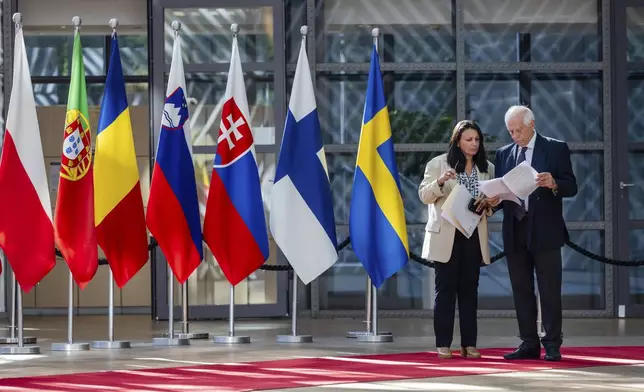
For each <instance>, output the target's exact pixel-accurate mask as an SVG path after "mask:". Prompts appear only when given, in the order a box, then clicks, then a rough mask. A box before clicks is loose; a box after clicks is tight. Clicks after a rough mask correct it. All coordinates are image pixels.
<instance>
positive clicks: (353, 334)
mask: <svg viewBox="0 0 644 392" xmlns="http://www.w3.org/2000/svg"><path fill="white" fill-rule="evenodd" d="M365 335H371V332H369V331H351V332H347V336H346V337H347V339H358V338H359V337H360V336H365ZM378 335H385V336H387V335H388V336H392V333H391V332H387V331H379V332H378Z"/></svg>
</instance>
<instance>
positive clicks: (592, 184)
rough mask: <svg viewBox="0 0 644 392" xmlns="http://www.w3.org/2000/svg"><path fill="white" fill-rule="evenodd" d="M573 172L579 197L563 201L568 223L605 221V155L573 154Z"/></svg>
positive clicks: (598, 153)
mask: <svg viewBox="0 0 644 392" xmlns="http://www.w3.org/2000/svg"><path fill="white" fill-rule="evenodd" d="M571 161H572V170H573V172H574V173H575V177H577V187H578V192H577V196H575V197H569V198H565V199H563V207H564V218H565V220H566V221H567V222H575V221H600V220H603V219H604V154H603V152H573V153H572V154H571Z"/></svg>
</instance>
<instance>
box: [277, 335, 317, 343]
mask: <svg viewBox="0 0 644 392" xmlns="http://www.w3.org/2000/svg"><path fill="white" fill-rule="evenodd" d="M277 343H313V336H311V335H278V336H277Z"/></svg>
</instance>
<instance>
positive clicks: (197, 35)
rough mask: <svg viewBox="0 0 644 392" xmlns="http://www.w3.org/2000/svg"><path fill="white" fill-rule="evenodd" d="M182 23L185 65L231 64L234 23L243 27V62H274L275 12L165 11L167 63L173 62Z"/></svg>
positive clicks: (241, 28) (246, 10) (267, 10)
mask: <svg viewBox="0 0 644 392" xmlns="http://www.w3.org/2000/svg"><path fill="white" fill-rule="evenodd" d="M175 20H178V21H179V22H181V26H182V27H181V37H182V38H183V42H184V44H183V61H184V63H185V64H208V63H228V62H230V50H231V45H232V33H231V32H230V26H231V25H232V24H233V23H237V24H239V25H240V31H239V37H238V42H239V54H240V57H241V61H242V62H268V61H272V60H273V47H274V42H273V8H272V7H261V8H260V7H257V8H185V9H176V8H173V9H166V10H165V29H164V30H165V61H166V63H168V64H170V62H171V60H172V43H173V42H174V30H172V22H173V21H175Z"/></svg>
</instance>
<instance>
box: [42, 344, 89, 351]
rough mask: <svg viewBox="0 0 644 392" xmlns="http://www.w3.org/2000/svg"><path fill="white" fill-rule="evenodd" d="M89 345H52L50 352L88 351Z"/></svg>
mask: <svg viewBox="0 0 644 392" xmlns="http://www.w3.org/2000/svg"><path fill="white" fill-rule="evenodd" d="M88 350H89V343H54V344H52V345H51V351H68V352H69V351H88Z"/></svg>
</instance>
